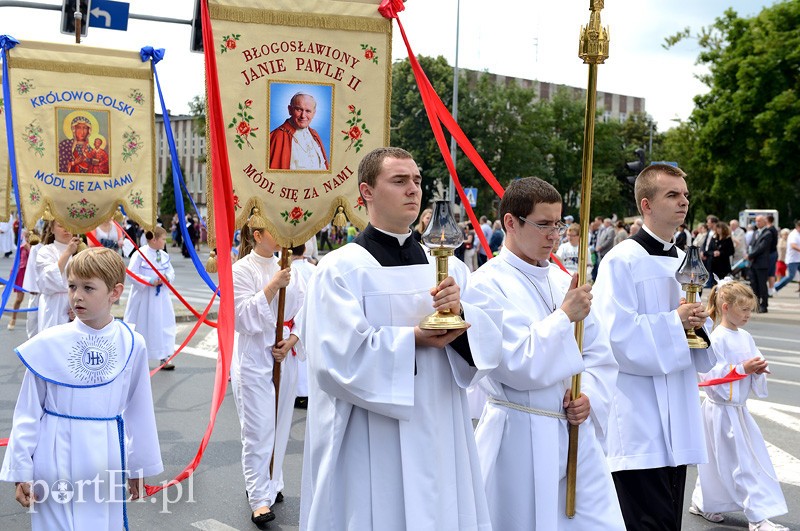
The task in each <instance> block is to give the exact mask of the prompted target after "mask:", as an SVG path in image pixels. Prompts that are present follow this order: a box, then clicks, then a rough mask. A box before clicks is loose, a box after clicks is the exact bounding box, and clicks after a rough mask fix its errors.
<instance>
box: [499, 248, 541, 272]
mask: <svg viewBox="0 0 800 531" xmlns="http://www.w3.org/2000/svg"><path fill="white" fill-rule="evenodd" d="M497 258H502V259H503V260H505V261H506V262H507V263H508V264H509V265H510V266H512V267H515V268H517V269H519V270H520V271H522V272H523V273H525V274H527V275H530V276H532V277H535V278H539V279H542V280H543V279H544V278H545V277H547V275H548V272H549V270H550V262H549V261H547V260H544V261H543V262H539V265H533V264H529V263H528V262H526V261H525V260H523V259H522V258H520V257H519V256H517V255H516V254H514V253H513V252H511V250H510V249H509V248H508V247H503V248H501V249H500V254H498V255H497Z"/></svg>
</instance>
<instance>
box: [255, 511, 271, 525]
mask: <svg viewBox="0 0 800 531" xmlns="http://www.w3.org/2000/svg"><path fill="white" fill-rule="evenodd" d="M273 520H275V513H273V512H272V511H270V512H268V513H264V514H259V515H258V516H256V513H250V521H251V522H253V523H254V524H256V525H257V526H258V527H261V526H262V525H264V524H266V523H267V522H271V521H273Z"/></svg>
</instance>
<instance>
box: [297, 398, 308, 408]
mask: <svg viewBox="0 0 800 531" xmlns="http://www.w3.org/2000/svg"><path fill="white" fill-rule="evenodd" d="M294 407H295V408H297V409H308V397H307V396H298V397H297V398H295V399H294Z"/></svg>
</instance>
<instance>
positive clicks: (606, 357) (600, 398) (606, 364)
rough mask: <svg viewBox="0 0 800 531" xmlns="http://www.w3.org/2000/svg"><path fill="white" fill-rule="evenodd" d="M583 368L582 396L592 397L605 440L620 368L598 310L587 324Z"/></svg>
mask: <svg viewBox="0 0 800 531" xmlns="http://www.w3.org/2000/svg"><path fill="white" fill-rule="evenodd" d="M583 364H584V366H585V369H584V371H583V373H582V375H581V392H582V393H583V394H585V395H586V396H588V397H589V403H590V405H591V415H592V420H593V424H594V427H595V430H596V431H597V436H598V437H599V438H600V439H604V438H605V433H606V428H607V427H608V415H609V412H610V410H611V400H612V398H613V396H614V391H615V389H616V386H617V374H618V371H619V365H618V364H617V361H616V359H614V353H613V352H612V351H611V346H610V345H609V343H608V332H607V331H606V329H605V327H603V326H602V325H601V324H600V322H598V320H597V316H596V314H595V311H594V310H593V311H592V312H590V313H589V315H588V316H587V317H586V319H584V321H583Z"/></svg>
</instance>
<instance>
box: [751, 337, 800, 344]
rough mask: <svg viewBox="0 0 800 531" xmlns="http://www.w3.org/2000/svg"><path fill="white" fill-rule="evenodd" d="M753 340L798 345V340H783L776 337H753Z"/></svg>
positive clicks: (799, 341) (799, 340)
mask: <svg viewBox="0 0 800 531" xmlns="http://www.w3.org/2000/svg"><path fill="white" fill-rule="evenodd" d="M753 339H766V340H769V341H778V342H782V341H786V342H788V343H800V339H784V338H777V337H768V336H753Z"/></svg>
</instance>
